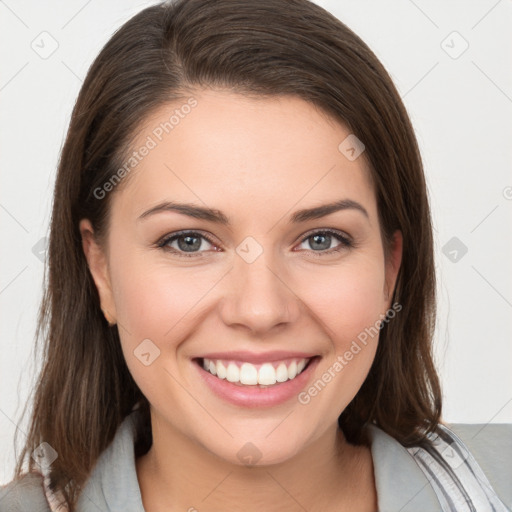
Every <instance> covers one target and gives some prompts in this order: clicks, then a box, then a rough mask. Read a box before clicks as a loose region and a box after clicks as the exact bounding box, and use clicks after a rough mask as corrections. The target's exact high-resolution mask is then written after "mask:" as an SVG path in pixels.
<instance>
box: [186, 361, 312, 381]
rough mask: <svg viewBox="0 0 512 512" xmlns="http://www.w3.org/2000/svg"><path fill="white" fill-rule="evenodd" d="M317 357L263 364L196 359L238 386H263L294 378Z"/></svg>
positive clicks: (213, 372)
mask: <svg viewBox="0 0 512 512" xmlns="http://www.w3.org/2000/svg"><path fill="white" fill-rule="evenodd" d="M316 357H317V356H315V357H310V358H290V359H285V360H282V361H273V362H267V363H263V364H252V363H248V362H245V361H229V360H222V359H207V358H197V359H195V361H196V363H197V364H198V365H199V366H201V367H202V368H203V369H204V370H205V371H207V372H208V373H210V374H211V375H214V376H215V377H217V378H218V379H220V380H226V381H228V382H231V383H232V384H235V385H238V386H251V387H262V388H263V387H268V386H276V385H279V384H282V383H284V382H287V381H289V380H294V379H295V378H296V377H298V376H299V375H300V374H301V373H302V372H303V371H304V370H305V369H306V368H307V367H308V366H309V364H310V363H311V361H312V360H313V359H315V358H316Z"/></svg>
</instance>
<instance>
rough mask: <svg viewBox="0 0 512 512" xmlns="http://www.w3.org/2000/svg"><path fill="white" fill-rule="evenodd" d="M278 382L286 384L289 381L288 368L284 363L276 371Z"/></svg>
mask: <svg viewBox="0 0 512 512" xmlns="http://www.w3.org/2000/svg"><path fill="white" fill-rule="evenodd" d="M276 380H277V382H286V381H287V380H288V368H286V365H285V364H284V363H281V364H280V365H279V366H278V367H277V370H276Z"/></svg>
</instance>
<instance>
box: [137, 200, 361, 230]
mask: <svg viewBox="0 0 512 512" xmlns="http://www.w3.org/2000/svg"><path fill="white" fill-rule="evenodd" d="M341 210H356V211H359V212H361V213H362V214H364V216H365V217H366V218H368V219H369V218H370V216H369V215H368V212H367V211H366V208H364V206H362V205H361V204H360V203H358V202H357V201H353V200H352V199H342V200H340V201H335V202H334V203H328V204H324V205H321V206H316V207H314V208H306V209H303V210H298V211H296V212H295V213H294V214H293V215H291V217H290V219H289V222H290V223H293V224H298V223H299V222H306V221H308V220H314V219H320V218H321V217H325V216H326V215H329V214H331V213H334V212H337V211H341ZM161 212H176V213H181V214H182V215H187V216H188V217H193V218H195V219H202V220H207V221H210V222H215V223H217V224H221V225H224V226H228V225H229V224H230V221H229V218H228V217H227V216H226V215H225V214H224V213H222V212H221V211H220V210H217V209H215V208H208V207H203V206H197V205H194V204H187V203H177V202H174V201H164V202H162V203H160V204H157V205H156V206H154V207H153V208H150V209H149V210H147V211H145V212H144V213H143V214H142V215H140V216H139V218H138V220H139V221H141V220H144V219H147V218H148V217H150V216H152V215H155V214H157V213H161Z"/></svg>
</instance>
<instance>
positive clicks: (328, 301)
mask: <svg viewBox="0 0 512 512" xmlns="http://www.w3.org/2000/svg"><path fill="white" fill-rule="evenodd" d="M384 278H385V275H384V267H383V264H382V262H381V260H379V258H378V257H374V258H372V257H367V258H359V259H358V260H357V259H355V258H354V260H353V261H351V262H350V263H348V262H347V263H346V264H341V265H340V266H338V267H332V268H329V269H327V268H318V269H316V270H315V271H313V272H312V271H309V272H304V273H303V277H302V278H300V279H301V280H300V282H301V290H302V291H301V293H300V296H301V298H304V302H305V303H306V304H307V306H308V307H309V309H310V310H311V311H312V312H313V313H314V314H315V316H316V318H317V320H318V321H320V322H321V323H322V325H323V326H324V328H325V330H326V334H327V336H329V337H330V338H331V339H332V340H333V342H334V343H335V344H336V345H338V346H336V347H335V349H336V352H338V351H339V350H341V349H343V347H344V345H346V344H347V343H348V344H350V341H351V340H352V339H354V338H356V337H357V336H358V335H359V333H361V332H362V331H364V329H366V328H369V327H370V326H373V325H374V324H375V322H376V321H377V320H378V319H379V318H381V316H380V315H381V314H383V313H384V312H385V307H386V301H385V297H384Z"/></svg>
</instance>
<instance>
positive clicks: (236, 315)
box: [223, 237, 299, 333]
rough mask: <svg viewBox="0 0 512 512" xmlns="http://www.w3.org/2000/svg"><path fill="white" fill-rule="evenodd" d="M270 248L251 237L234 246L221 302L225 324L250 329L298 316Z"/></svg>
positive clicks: (261, 328) (259, 329)
mask: <svg viewBox="0 0 512 512" xmlns="http://www.w3.org/2000/svg"><path fill="white" fill-rule="evenodd" d="M273 256H274V251H272V249H271V248H270V247H265V248H264V247H263V244H262V243H261V242H259V241H257V240H256V239H254V238H253V237H247V238H246V239H244V241H242V242H241V243H240V244H239V245H238V246H237V248H236V255H235V259H234V263H233V268H232V270H231V272H230V274H231V279H230V288H231V290H230V292H229V293H228V294H227V295H228V296H227V298H226V300H225V301H224V308H223V317H224V318H223V319H224V322H225V323H226V324H228V325H233V324H240V325H244V326H246V327H247V328H248V329H250V330H251V331H254V332H259V333H262V332H265V331H268V330H270V329H272V328H273V327H274V326H277V325H280V324H284V323H290V322H293V321H294V320H296V318H297V317H298V312H299V307H298V298H297V297H296V296H295V294H294V293H293V292H292V291H291V290H290V288H289V287H288V286H287V284H286V279H285V276H284V275H282V276H281V275H279V274H280V272H282V270H281V269H282V265H280V264H279V262H278V261H276V260H275V258H274V257H273Z"/></svg>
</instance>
